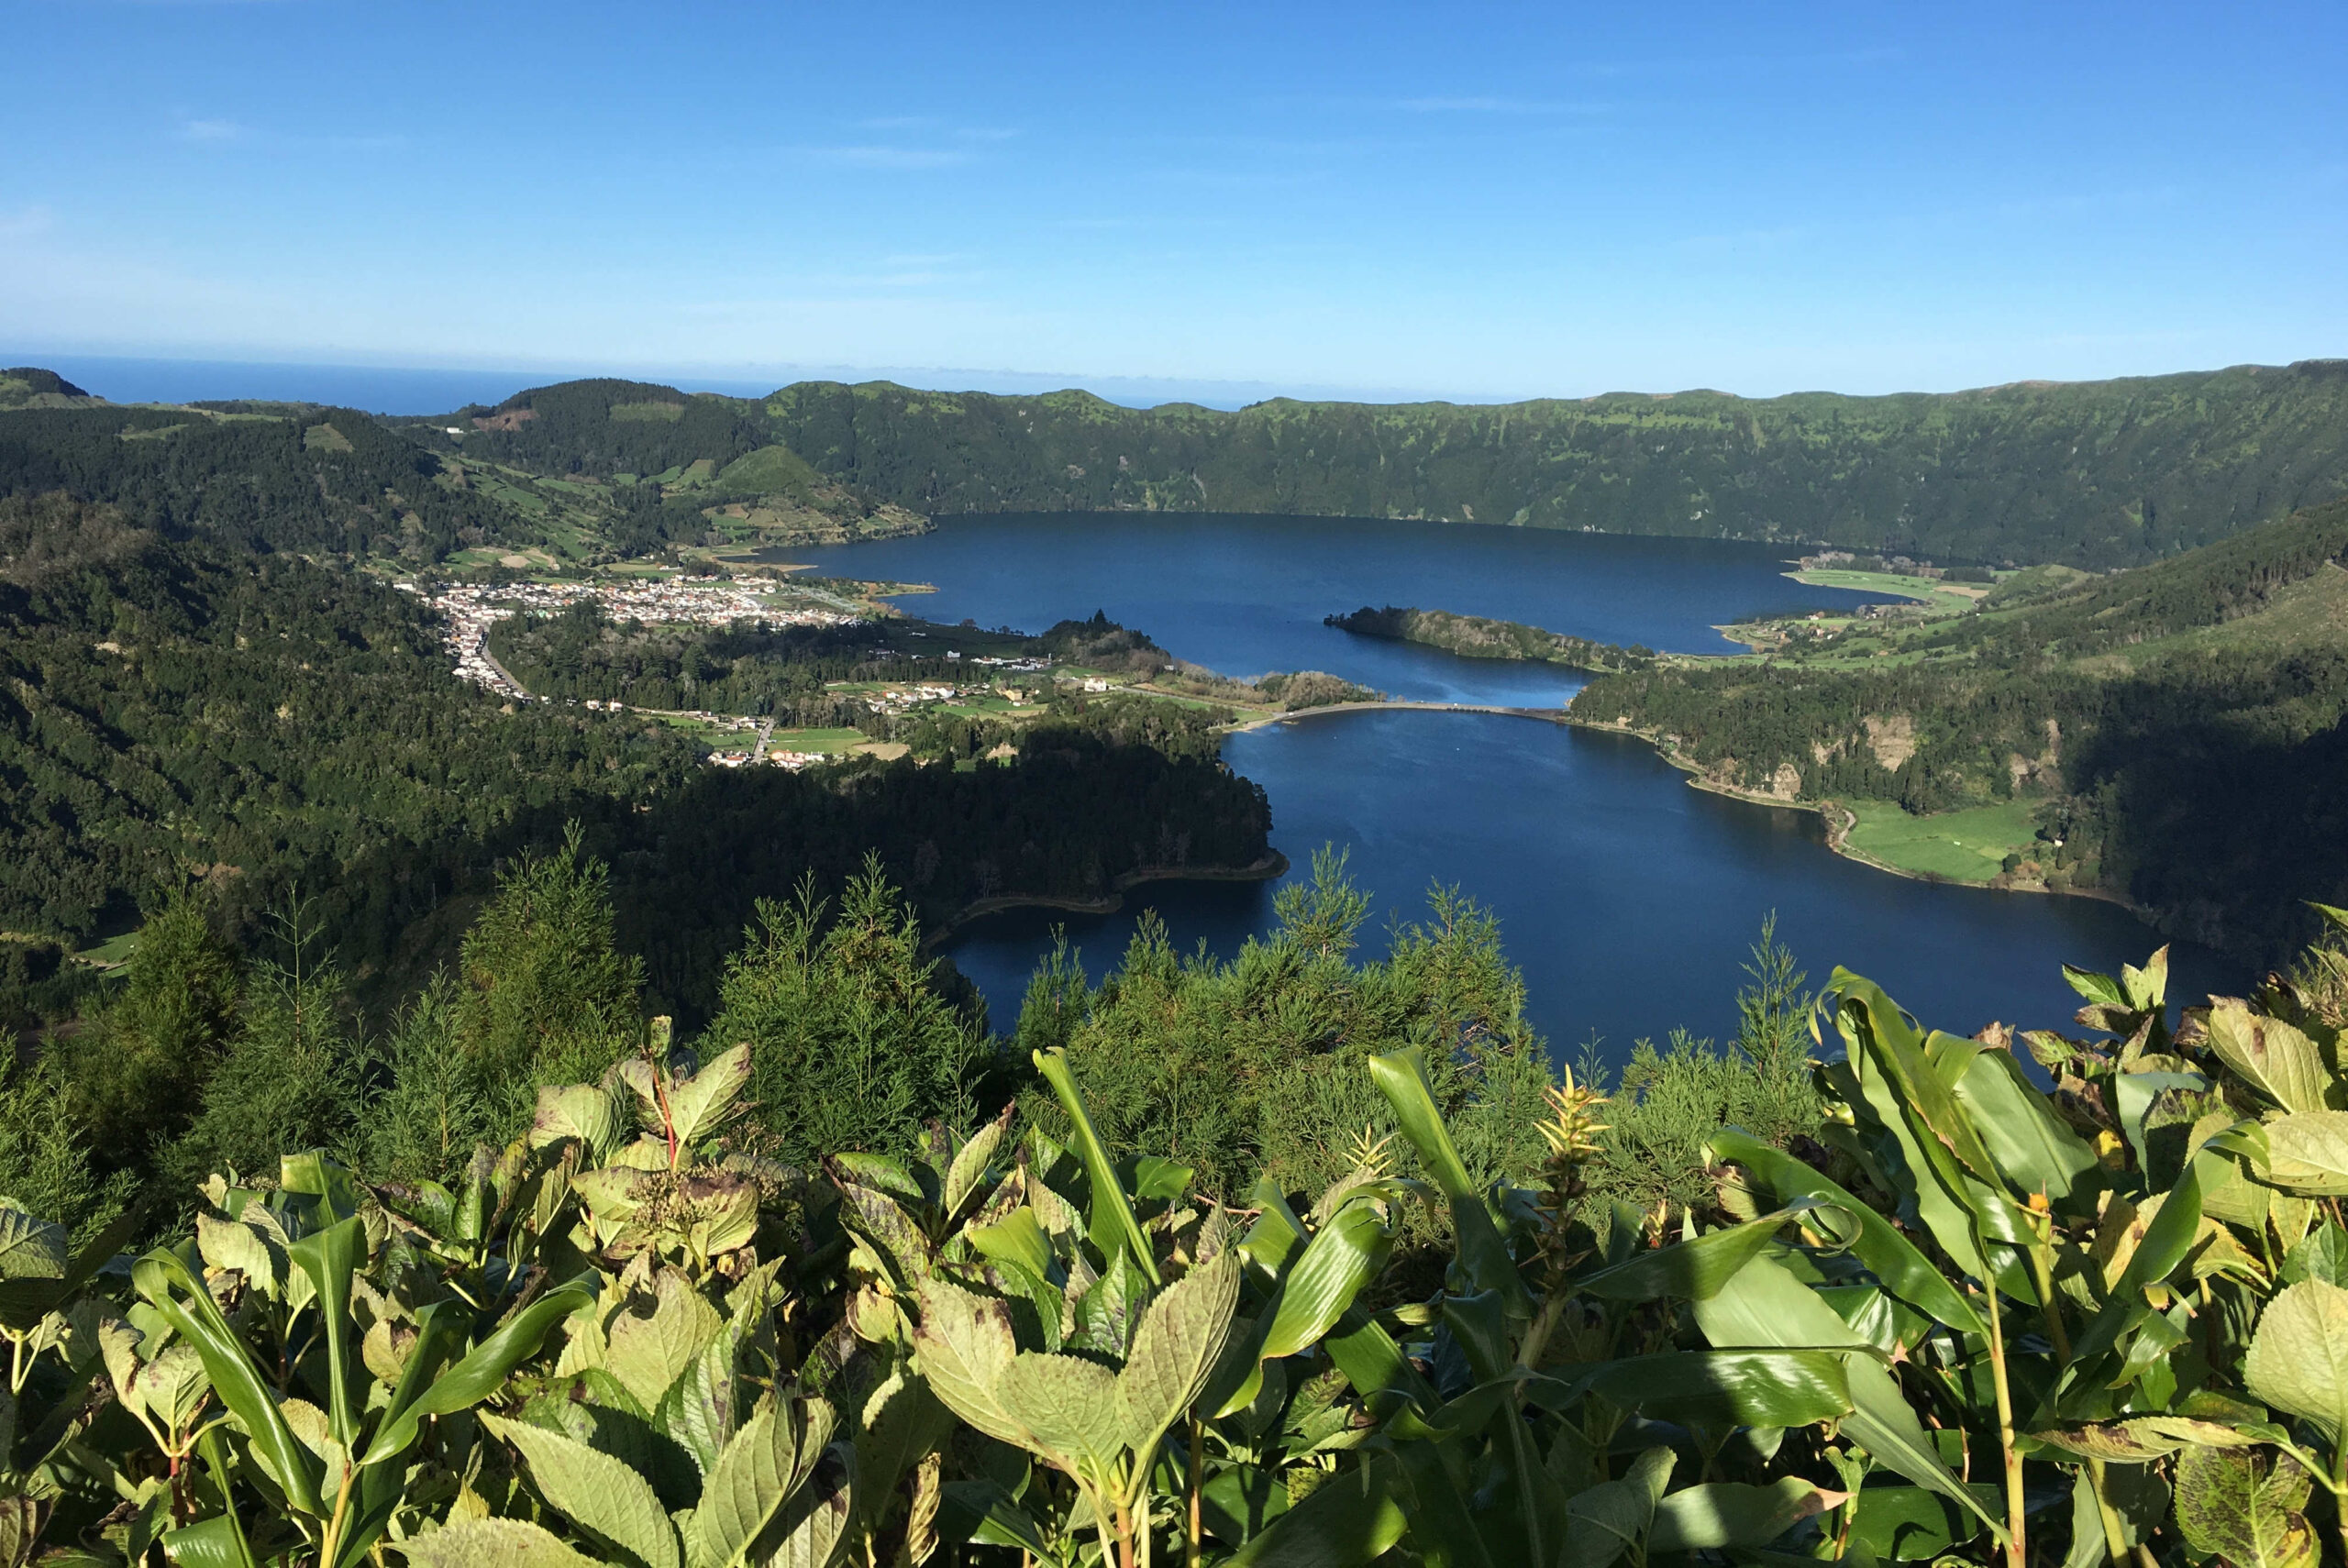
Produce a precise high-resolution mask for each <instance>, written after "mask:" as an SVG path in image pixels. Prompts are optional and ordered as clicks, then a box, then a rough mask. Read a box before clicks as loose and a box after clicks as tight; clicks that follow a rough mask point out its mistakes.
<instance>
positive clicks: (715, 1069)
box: [668, 1041, 750, 1148]
mask: <svg viewBox="0 0 2348 1568" xmlns="http://www.w3.org/2000/svg"><path fill="white" fill-rule="evenodd" d="M749 1082H750V1046H749V1043H748V1041H744V1042H742V1043H739V1044H737V1045H734V1046H732V1047H730V1048H728V1049H727V1050H725V1051H721V1052H719V1053H718V1055H717V1056H716V1057H715V1058H714V1060H712V1061H711V1062H710V1063H709V1064H708V1065H707V1066H703V1068H702V1070H701V1071H700V1072H698V1073H695V1074H694V1075H693V1076H692V1077H690V1078H687V1079H685V1080H684V1081H683V1082H682V1083H678V1082H675V1081H673V1080H672V1081H670V1084H669V1086H668V1093H669V1118H670V1129H671V1131H672V1132H674V1133H675V1136H676V1139H677V1142H678V1143H680V1144H681V1145H683V1146H684V1147H686V1148H692V1147H693V1146H694V1145H695V1144H698V1143H702V1142H703V1141H705V1140H706V1139H707V1138H708V1137H709V1136H710V1134H711V1133H713V1132H716V1131H717V1129H718V1128H719V1127H721V1126H723V1125H724V1124H725V1121H726V1119H727V1118H728V1117H730V1116H732V1115H733V1114H734V1113H735V1112H736V1111H737V1110H740V1109H741V1095H742V1090H743V1089H744V1088H747V1087H748V1084H749Z"/></svg>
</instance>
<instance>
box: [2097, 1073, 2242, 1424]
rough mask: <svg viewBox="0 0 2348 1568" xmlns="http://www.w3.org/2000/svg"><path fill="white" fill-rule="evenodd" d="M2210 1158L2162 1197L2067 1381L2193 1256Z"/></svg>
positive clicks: (2196, 1162)
mask: <svg viewBox="0 0 2348 1568" xmlns="http://www.w3.org/2000/svg"><path fill="white" fill-rule="evenodd" d="M2122 1076H2125V1075H2122ZM2213 1157H2214V1156H2206V1155H2205V1156H2198V1157H2196V1158H2195V1159H2193V1160H2191V1161H2189V1162H2187V1165H2186V1167H2185V1173H2184V1175H2183V1176H2179V1177H2178V1178H2177V1183H2176V1186H2175V1187H2171V1188H2169V1190H2168V1191H2167V1192H2166V1193H2165V1194H2164V1195H2163V1196H2162V1198H2161V1206H2160V1212H2159V1213H2158V1214H2156V1215H2154V1218H2153V1222H2152V1224H2151V1225H2150V1226H2149V1227H2147V1228H2146V1230H2145V1231H2144V1235H2143V1240H2141V1241H2139V1242H2137V1243H2136V1250H2135V1251H2134V1252H2133V1253H2131V1254H2130V1255H2129V1258H2128V1266H2127V1267H2126V1268H2125V1269H2123V1270H2122V1271H2121V1275H2120V1281H2119V1283H2118V1284H2117V1285H2115V1286H2112V1290H2111V1295H2110V1297H2109V1298H2107V1299H2106V1300H2105V1302H2104V1304H2103V1307H2102V1309H2100V1310H2099V1311H2098V1312H2097V1313H2096V1315H2095V1317H2094V1318H2093V1319H2092V1320H2090V1321H2089V1322H2088V1326H2087V1330H2086V1331H2085V1332H2083V1333H2082V1334H2080V1336H2079V1338H2078V1340H2077V1342H2076V1343H2074V1344H2073V1346H2072V1347H2071V1367H2070V1369H2069V1370H2067V1371H2066V1373H2065V1374H2064V1375H2065V1378H2066V1381H2068V1380H2069V1379H2071V1377H2072V1376H2073V1375H2074V1374H2075V1373H2077V1371H2078V1370H2079V1369H2080V1368H2082V1367H2084V1366H2085V1365H2086V1364H2088V1363H2090V1362H2092V1361H2094V1360H2095V1359H2096V1358H2097V1357H2099V1356H2100V1355H2102V1354H2103V1353H2105V1352H2106V1351H2109V1350H2110V1349H2111V1347H2112V1346H2113V1345H2115V1344H2117V1343H2119V1342H2120V1337H2121V1335H2122V1334H2123V1333H2125V1332H2126V1331H2128V1330H2129V1328H2131V1327H2132V1325H2134V1324H2135V1323H2136V1322H2138V1321H2139V1320H2141V1319H2142V1318H2143V1315H2144V1314H2145V1313H2146V1312H2148V1311H2150V1310H2151V1309H2150V1308H2149V1307H2147V1306H2146V1305H2145V1302H2144V1290H2145V1288H2146V1287H2147V1286H2154V1285H2158V1284H2159V1283H2161V1282H2162V1281H2163V1280H2165V1279H2166V1278H2167V1277H2168V1276H2169V1275H2171V1274H2173V1273H2175V1272H2176V1267H2177V1265H2178V1264H2181V1263H2183V1262H2184V1261H2185V1260H2186V1258H2187V1255H2189V1254H2190V1253H2192V1251H2193V1245H2194V1242H2196V1241H2197V1240H2198V1238H2199V1236H2200V1233H2201V1172H2202V1169H2203V1165H2204V1161H2205V1160H2206V1159H2210V1158H2213Z"/></svg>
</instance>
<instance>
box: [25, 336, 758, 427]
mask: <svg viewBox="0 0 2348 1568" xmlns="http://www.w3.org/2000/svg"><path fill="white" fill-rule="evenodd" d="M0 364H6V365H39V366H42V367H44V368H45V369H48V370H55V371H56V372H57V373H58V374H59V375H61V376H63V377H64V378H65V379H66V380H67V381H72V383H73V384H74V385H76V386H78V387H80V388H82V389H83V391H85V392H93V393H94V394H96V395H97V396H99V397H102V398H105V399H107V400H109V401H110V402H114V403H199V402H205V403H208V402H213V401H218V400H226V399H230V398H255V399H264V400H269V401H272V402H282V403H332V404H334V405H336V406H337V407H339V408H360V409H365V410H366V411H367V412H368V413H370V414H446V413H448V412H449V411H450V410H451V409H458V408H462V407H464V406H465V405H466V404H467V403H503V402H504V401H505V400H506V399H507V398H509V397H512V396H513V395H514V394H515V392H520V391H522V390H523V389H524V388H526V387H542V386H547V385H548V384H550V383H552V382H555V381H569V380H570V379H571V376H572V375H573V374H576V373H577V372H568V371H560V370H415V369H406V368H399V367H392V366H383V365H286V364H269V363H262V362H259V361H250V360H238V359H116V358H114V357H111V356H105V355H94V354H42V353H39V352H34V351H25V352H14V351H10V350H7V349H6V348H5V347H0ZM662 379H663V380H665V381H668V382H669V384H670V385H673V386H678V387H681V388H682V389H684V390H685V391H687V392H727V393H730V394H732V395H733V396H736V397H758V396H761V395H763V394H764V393H767V392H772V391H774V389H775V388H776V386H778V385H780V384H781V383H780V382H776V381H708V380H697V379H694V378H692V377H682V378H678V377H668V378H662Z"/></svg>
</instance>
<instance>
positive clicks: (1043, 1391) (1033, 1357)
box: [995, 1352, 1120, 1465]
mask: <svg viewBox="0 0 2348 1568" xmlns="http://www.w3.org/2000/svg"><path fill="white" fill-rule="evenodd" d="M995 1397H996V1399H997V1400H998V1401H999V1402H1000V1403H1001V1405H1002V1411H1003V1414H1004V1415H1006V1416H1008V1417H1009V1418H1010V1419H1012V1420H1013V1422H1015V1423H1017V1424H1018V1426H1019V1427H1021V1428H1022V1429H1024V1430H1025V1432H1026V1434H1027V1442H1028V1445H1029V1446H1031V1447H1036V1448H1039V1449H1041V1450H1043V1451H1044V1452H1047V1453H1049V1454H1051V1455H1052V1456H1054V1457H1055V1458H1057V1459H1059V1460H1061V1461H1064V1462H1072V1463H1075V1464H1088V1463H1089V1464H1092V1465H1101V1464H1105V1463H1108V1462H1109V1461H1110V1460H1112V1459H1113V1458H1115V1457H1116V1454H1117V1451H1118V1448H1119V1446H1120V1444H1119V1441H1118V1421H1117V1375H1116V1374H1115V1373H1113V1372H1111V1371H1110V1370H1109V1369H1108V1368H1107V1367H1105V1366H1103V1365H1102V1364H1100V1363H1099V1362H1097V1361H1085V1360H1083V1359H1082V1358H1080V1357H1078V1356H1072V1355H1053V1354H1049V1353H1044V1352H1031V1353H1027V1354H1024V1355H1018V1356H1014V1357H1013V1358H1012V1362H1011V1365H1010V1366H1009V1367H1008V1368H1007V1369H1006V1370H1005V1371H1004V1372H1003V1375H1002V1378H1001V1379H1000V1380H999V1381H998V1382H997V1383H996V1385H995Z"/></svg>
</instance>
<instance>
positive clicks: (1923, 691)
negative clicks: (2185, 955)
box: [1572, 502, 2348, 958]
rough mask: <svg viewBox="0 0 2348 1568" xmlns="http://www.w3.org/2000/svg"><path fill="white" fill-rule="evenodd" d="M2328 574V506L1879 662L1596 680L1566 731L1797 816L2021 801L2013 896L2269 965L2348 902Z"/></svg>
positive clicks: (2346, 552) (2346, 541) (2341, 668)
mask: <svg viewBox="0 0 2348 1568" xmlns="http://www.w3.org/2000/svg"><path fill="white" fill-rule="evenodd" d="M2343 563H2348V502H2335V503H2333V504H2331V505H2326V506H2319V507H2313V508H2310V509H2309V510H2308V511H2306V512H2303V513H2298V514H2297V515H2296V516H2294V517H2292V518H2290V519H2288V520H2287V521H2285V522H2280V523H2276V524H2274V525H2269V526H2265V527H2261V528H2257V529H2254V530H2252V531H2250V532H2247V533H2244V534H2243V535H2241V536H2238V537H2235V538H2232V539H2228V540H2226V541H2224V542H2222V543H2219V544H2214V545H2211V546H2210V547H2207V548H2204V549H2200V550H2197V551H2194V552H2192V553H2191V554H2189V555H2187V556H2184V557H2181V558H2177V559H2175V560H2171V561H2165V562H2163V563H2161V564H2159V565H2157V566H2150V567H2143V568H2140V569H2135V570H2132V571H2126V572H2121V573H2118V574H2116V575H2114V576H2111V577H2109V578H2102V579H2094V580H2088V581H2087V582H2084V583H2082V584H2080V585H2078V586H2077V587H2075V588H2072V589H2071V590H2069V591H2061V592H2056V593H2054V595H2053V596H2051V597H2043V598H2039V599H2035V600H2032V601H2031V602H2026V603H2024V604H2022V605H2021V606H2020V607H2018V608H2015V609H2011V610H2008V611H2002V612H1995V613H1972V614H1966V615H1960V616H1955V617H1950V618H1946V619H1944V620H1940V621H1935V622H1933V623H1930V624H1927V625H1925V626H1923V627H1922V628H1920V629H1918V630H1916V631H1915V632H1913V633H1911V634H1907V635H1901V636H1899V637H1897V638H1895V639H1893V640H1892V641H1891V642H1890V643H1888V644H1887V645H1884V646H1882V648H1881V653H1882V655H1883V657H1876V655H1874V654H1872V653H1869V652H1867V651H1866V649H1864V648H1855V647H1852V646H1845V644H1846V643H1847V642H1848V639H1847V638H1845V639H1843V640H1841V641H1837V640H1834V639H1830V640H1828V641H1827V642H1826V643H1824V644H1822V645H1819V646H1806V647H1800V648H1797V649H1795V650H1793V651H1791V652H1789V653H1788V654H1787V655H1785V656H1784V657H1778V658H1774V659H1770V660H1766V661H1762V662H1739V663H1733V664H1732V663H1725V662H1722V663H1706V664H1703V665H1694V664H1689V663H1687V662H1684V661H1683V662H1679V663H1674V664H1668V665H1665V666H1659V667H1656V668H1652V669H1647V670H1641V671H1634V672H1631V673H1625V674H1620V675H1611V676H1607V677H1604V678H1602V679H1598V680H1596V681H1593V682H1592V683H1591V684H1590V685H1589V686H1588V687H1586V688H1584V689H1583V690H1582V691H1581V692H1580V693H1578V695H1577V696H1576V697H1575V699H1574V701H1573V704H1572V712H1573V714H1574V716H1575V717H1576V718H1577V719H1578V720H1581V721H1583V722H1586V723H1594V724H1609V725H1612V724H1625V725H1629V726H1631V727H1634V728H1635V729H1637V730H1639V731H1640V732H1642V733H1645V734H1652V735H1657V736H1668V737H1670V739H1669V743H1668V744H1669V745H1670V746H1671V748H1672V755H1673V756H1674V757H1675V759H1676V760H1678V761H1679V762H1681V763H1682V764H1683V765H1685V766H1688V767H1691V768H1693V769H1695V770H1696V771H1697V772H1698V773H1700V774H1701V775H1702V776H1704V777H1705V778H1709V779H1712V780H1715V781H1718V782H1720V783H1722V784H1726V785H1728V786H1731V787H1733V788H1737V789H1744V790H1778V789H1779V788H1780V781H1781V780H1783V779H1786V778H1789V777H1790V778H1793V779H1797V780H1799V784H1798V788H1797V790H1796V793H1797V794H1798V796H1799V798H1800V799H1802V800H1806V801H1844V800H1849V799H1854V798H1856V799H1861V800H1876V801H1897V802H1898V803H1899V805H1900V806H1902V807H1903V808H1905V809H1906V810H1907V811H1909V812H1911V813H1916V814H1922V813H1929V812H1947V811H1951V810H1954V809H1957V808H1962V807H1969V806H1981V805H1984V804H1988V803H2002V802H2006V801H2021V802H2023V803H2025V804H2027V805H2028V806H2029V807H2030V808H2031V809H2032V810H2034V811H2035V812H2036V814H2037V816H2038V819H2039V822H2040V824H2041V825H2040V829H2039V834H2038V841H2037V843H2035V844H2034V845H2031V846H2030V850H2029V852H2028V853H2026V854H2024V855H2023V856H2022V857H2021V859H2019V860H2017V861H2016V862H2015V865H2014V867H2012V869H2011V870H2010V871H2009V872H2008V873H2007V875H2009V876H2010V877H2013V878H2019V879H2021V880H2023V881H2029V882H2038V883H2043V885H2046V886H2050V887H2054V888H2056V889H2068V888H2089V887H2101V888H2108V889H2114V890H2117V891H2119V892H2121V893H2123V894H2124V895H2125V896H2127V897H2128V898H2129V899H2130V900H2132V901H2134V902H2135V903H2137V904H2139V905H2140V906H2143V907H2144V908H2146V909H2148V910H2149V911H2152V912H2153V913H2154V916H2155V917H2156V918H2158V919H2161V920H2164V921H2169V922H2179V921H2183V920H2186V919H2187V918H2190V920H2191V921H2192V922H2193V923H2194V926H2195V928H2196V930H2197V933H2198V934H2200V935H2202V936H2204V937H2205V938H2215V939H2217V940H2219V941H2221V943H2225V944H2231V945H2233V946H2236V947H2239V948H2243V949H2247V950H2252V951H2255V952H2257V953H2259V954H2260V955H2263V956H2266V957H2270V958H2275V957H2280V956H2281V955H2283V954H2285V953H2287V951H2289V950H2290V949H2291V948H2293V947H2295V946H2296V945H2297V944H2299V943H2300V942H2302V941H2304V940H2305V939H2306V937H2307V935H2308V927H2307V922H2305V920H2304V918H2303V917H2299V916H2298V915H2297V914H2296V910H2297V906H2296V905H2295V903H2294V902H2293V900H2294V899H2295V898H2297V897H2299V896H2304V895H2305V894H2306V893H2308V892H2313V893H2315V894H2316V895H2317V896H2319V897H2322V898H2326V899H2332V900H2338V899H2340V898H2348V836H2343V834H2342V827H2341V823H2340V821H2339V819H2338V816H2337V814H2336V813H2335V812H2331V809H2330V800H2329V795H2328V793H2327V792H2326V790H2325V788H2324V786H2323V785H2322V784H2321V783H2320V780H2323V779H2328V778H2332V777H2334V776H2336V773H2337V770H2338V768H2339V767H2341V765H2342V757H2343V755H2344V754H2343V752H2342V747H2343V746H2348V730H2343V729H2342V725H2341V722H2340V721H2341V719H2342V715H2343V714H2348V637H2344V636H2343V635H2342V633H2341V631H2340V626H2341V624H2342V622H2341V618H2340V615H2339V613H2338V606H2339V604H2340V603H2341V602H2342V596H2343V594H2344V593H2348V565H2344V564H2343ZM1979 866H1980V868H1981V869H1982V870H1985V871H1986V870H1987V869H1988V862H1987V861H1981V862H1979ZM2188 911H2190V912H2189V917H2188Z"/></svg>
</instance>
